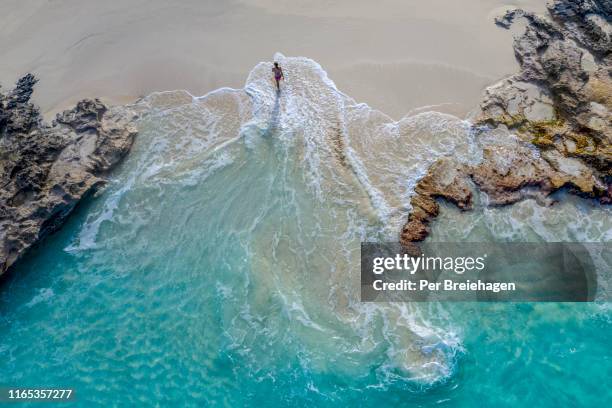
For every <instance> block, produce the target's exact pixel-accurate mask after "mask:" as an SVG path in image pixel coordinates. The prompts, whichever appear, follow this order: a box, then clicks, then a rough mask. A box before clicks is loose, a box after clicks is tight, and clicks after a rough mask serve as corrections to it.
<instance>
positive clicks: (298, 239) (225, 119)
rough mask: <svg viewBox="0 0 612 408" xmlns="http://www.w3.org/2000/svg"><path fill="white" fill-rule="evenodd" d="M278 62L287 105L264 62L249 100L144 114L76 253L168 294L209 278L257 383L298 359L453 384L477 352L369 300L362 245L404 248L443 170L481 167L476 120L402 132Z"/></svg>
mask: <svg viewBox="0 0 612 408" xmlns="http://www.w3.org/2000/svg"><path fill="white" fill-rule="evenodd" d="M274 60H276V61H279V62H280V64H281V66H282V67H283V70H284V72H285V76H286V81H285V83H284V84H283V85H284V87H283V89H282V92H281V93H280V96H279V95H278V94H277V93H276V90H275V88H274V86H273V84H272V80H271V77H270V69H271V63H260V64H258V65H257V66H256V67H255V68H254V69H253V70H252V71H251V73H250V74H249V76H248V79H247V81H246V84H245V87H244V88H243V89H228V88H223V89H219V90H217V91H214V92H211V93H209V94H207V95H205V96H202V97H193V96H192V95H190V94H188V93H187V92H184V91H173V92H163V93H155V94H152V95H150V96H148V97H146V98H144V99H143V100H141V101H140V102H138V103H137V104H136V105H134V106H132V107H130V109H134V110H135V111H137V112H138V113H139V114H140V115H141V119H140V123H139V130H140V135H139V137H138V140H137V142H136V145H135V146H134V149H133V152H132V154H131V155H130V157H129V158H128V160H127V162H126V163H125V165H124V170H123V171H122V172H121V174H120V175H119V176H118V177H117V179H116V180H115V184H114V185H112V186H111V187H110V188H109V189H108V190H107V191H106V192H105V193H104V200H102V202H101V203H100V204H97V208H94V210H93V212H92V214H91V215H90V216H89V218H88V219H87V221H86V222H85V224H84V225H83V227H82V228H81V231H80V233H79V234H78V236H77V238H76V239H75V242H74V243H73V244H72V245H70V246H69V247H68V248H67V250H68V251H70V252H72V253H74V254H75V255H77V256H78V255H79V254H90V255H91V256H92V261H91V262H93V263H94V264H104V265H105V268H108V269H109V270H110V271H112V273H114V274H119V275H121V274H127V273H142V274H143V275H144V276H147V279H158V280H159V288H160V291H164V293H166V292H165V291H166V290H168V288H171V287H172V286H173V285H174V284H176V283H173V282H176V277H177V276H181V275H180V274H184V275H187V276H193V275H197V276H200V277H201V276H204V277H206V279H205V280H206V281H207V282H208V288H207V289H202V288H199V290H202V291H203V292H202V293H199V292H198V288H193V289H192V291H191V292H192V293H193V296H201V297H202V299H206V300H205V301H206V302H207V305H209V306H210V307H215V308H219V310H220V316H221V317H220V322H219V324H220V327H221V330H222V333H223V338H224V344H223V345H222V346H220V347H223V349H224V350H226V351H227V352H228V353H230V354H231V355H235V356H239V357H240V359H241V361H243V362H244V363H245V364H247V365H248V367H249V369H250V373H251V375H252V376H254V377H256V378H259V377H261V378H263V377H265V376H274V375H275V374H274V373H275V369H278V365H279V364H282V362H283V361H284V360H285V358H286V357H285V356H292V357H291V358H297V359H298V360H299V365H300V366H301V367H302V369H303V370H304V371H305V372H314V373H330V374H333V375H345V374H348V375H351V376H354V377H363V378H369V377H368V376H370V375H372V373H374V378H375V380H373V381H371V384H370V385H371V386H373V387H381V386H382V387H385V386H387V385H388V384H390V383H398V382H400V383H404V382H406V381H407V384H410V385H411V386H412V385H415V384H416V385H418V386H422V387H427V386H430V385H431V384H434V383H437V382H439V381H442V380H444V379H447V378H448V377H449V376H450V375H451V374H452V373H453V370H454V367H455V361H456V358H457V356H458V354H459V353H460V352H461V344H460V341H459V338H460V333H458V330H457V329H456V328H455V327H454V325H453V322H452V321H451V319H450V318H449V317H448V313H447V312H445V311H444V309H443V308H442V306H441V305H435V304H431V305H415V304H374V303H371V304H369V303H361V302H360V300H359V284H360V282H359V249H360V247H359V244H360V242H362V241H383V240H387V241H389V240H396V239H397V236H398V233H399V230H400V227H401V225H402V223H403V222H404V221H405V218H406V216H407V214H408V211H409V210H410V204H409V202H410V198H411V196H412V194H413V192H414V187H415V185H416V182H417V181H418V180H419V178H421V177H422V176H423V175H424V174H425V172H426V171H427V169H428V167H429V166H430V165H431V164H432V163H433V162H434V161H435V160H436V159H438V158H439V157H441V156H444V155H453V156H455V157H457V158H459V160H461V161H463V162H465V163H477V162H478V161H479V160H480V157H481V152H482V149H481V147H480V145H479V143H478V141H477V140H475V136H474V134H473V133H472V132H471V128H470V124H469V123H468V122H466V121H463V120H460V119H458V118H456V117H453V116H450V115H445V114H441V113H436V112H427V113H420V114H418V115H414V116H408V117H405V118H403V119H402V120H400V121H397V122H395V121H393V120H391V119H390V118H389V117H388V116H386V115H385V114H383V113H381V112H378V111H376V110H374V109H371V108H370V107H368V106H367V105H365V104H360V103H356V102H355V101H354V100H353V99H351V98H350V97H349V96H347V95H345V94H343V93H342V92H340V91H339V90H338V89H337V88H336V86H335V85H334V83H333V82H332V81H331V80H330V79H329V78H328V77H327V74H326V73H325V71H323V69H322V68H321V67H320V66H319V65H318V64H317V63H316V62H314V61H312V60H310V59H307V58H286V57H284V56H282V55H280V54H277V55H275V57H274ZM472 228H473V227H472ZM455 239H457V237H455ZM117 253H120V254H122V257H120V259H117V257H116V255H115V254H117ZM184 275H183V278H184ZM183 278H180V279H178V281H179V282H182V281H183V280H182V279H183ZM210 288H213V289H210ZM208 290H212V293H208V292H206V291H208ZM198 293H199V294H198ZM150 295H152V296H154V295H155V294H154V293H152V294H150ZM177 307H178V308H179V309H180V308H181V305H180V304H179V305H178V306H177Z"/></svg>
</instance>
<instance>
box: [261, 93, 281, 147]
mask: <svg viewBox="0 0 612 408" xmlns="http://www.w3.org/2000/svg"><path fill="white" fill-rule="evenodd" d="M279 123H280V90H277V91H276V98H275V99H274V107H273V108H272V114H271V115H270V122H269V123H268V127H267V128H266V129H265V130H264V133H263V136H264V137H268V136H273V135H274V134H275V133H276V132H277V130H278V126H279Z"/></svg>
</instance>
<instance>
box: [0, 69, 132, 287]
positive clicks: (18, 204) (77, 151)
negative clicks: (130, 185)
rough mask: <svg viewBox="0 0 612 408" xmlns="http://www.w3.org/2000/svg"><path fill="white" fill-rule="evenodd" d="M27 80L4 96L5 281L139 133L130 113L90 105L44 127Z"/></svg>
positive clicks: (1, 238)
mask: <svg viewBox="0 0 612 408" xmlns="http://www.w3.org/2000/svg"><path fill="white" fill-rule="evenodd" d="M35 84H36V79H35V78H34V76H33V75H31V74H28V75H26V76H24V77H23V78H21V79H20V80H19V81H18V82H17V84H16V86H15V88H14V89H13V90H11V91H9V92H8V93H6V94H3V93H2V92H0V275H2V274H3V273H4V272H5V271H6V270H7V269H8V268H9V267H10V266H11V265H13V264H14V263H15V261H16V260H17V259H19V257H21V256H22V255H23V254H24V253H25V252H26V251H27V250H28V249H29V248H30V247H31V246H32V245H34V244H35V243H36V242H38V241H39V240H41V239H42V238H43V237H45V236H46V235H47V234H49V233H50V232H52V231H54V230H55V229H57V228H58V227H59V226H60V225H61V224H62V223H63V221H64V220H65V219H66V217H67V216H68V214H69V213H70V212H71V211H72V209H73V208H74V207H75V205H76V204H77V203H78V202H79V200H81V199H82V198H83V197H85V196H86V195H87V194H89V193H91V192H93V191H95V190H96V189H97V188H99V187H100V186H101V185H103V184H104V181H105V179H104V177H105V175H106V174H107V173H108V171H109V170H111V169H112V168H113V167H114V166H115V165H117V163H119V162H120V161H121V159H122V158H123V157H124V156H125V154H126V153H127V152H128V151H129V149H130V147H131V146H132V143H133V141H134V137H135V136H136V128H135V127H134V126H133V124H132V119H133V118H132V117H130V116H129V115H128V114H127V113H126V111H125V110H118V109H117V110H115V109H110V108H108V107H107V106H105V105H104V104H103V103H102V102H100V101H99V100H97V99H95V100H91V99H85V100H82V101H81V102H79V103H78V104H77V105H76V106H75V107H74V108H73V109H71V110H67V111H65V112H63V113H61V114H58V115H57V118H56V119H55V120H54V121H53V123H52V124H51V125H47V124H45V123H43V120H42V118H41V116H40V113H39V110H38V108H37V107H36V106H35V105H34V104H32V103H30V97H31V95H32V92H33V88H34V85H35Z"/></svg>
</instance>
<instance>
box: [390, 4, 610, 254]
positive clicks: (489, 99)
mask: <svg viewBox="0 0 612 408" xmlns="http://www.w3.org/2000/svg"><path fill="white" fill-rule="evenodd" d="M548 11H549V17H548V18H544V17H540V16H537V15H534V14H532V13H528V12H525V11H523V10H511V11H508V12H507V13H506V14H505V15H504V16H503V17H500V18H498V19H496V23H497V24H498V25H500V26H502V27H504V28H508V27H510V25H511V24H512V23H513V21H514V20H515V19H517V18H524V19H526V21H527V25H526V28H525V32H524V33H523V34H522V35H520V36H518V37H517V38H515V42H514V51H515V55H516V58H517V60H518V62H519V64H520V66H521V70H520V72H519V73H517V74H515V75H513V76H511V77H509V78H506V79H504V80H502V81H501V82H499V83H497V84H495V85H493V86H491V87H489V88H488V89H487V90H486V92H485V95H484V97H483V101H482V103H481V105H480V107H479V110H478V112H477V113H476V114H475V117H474V123H475V127H474V131H475V132H476V133H477V134H478V140H479V143H480V145H481V147H482V149H483V155H482V156H483V157H482V160H481V161H480V163H479V164H477V165H467V164H463V163H459V162H457V161H456V160H454V159H453V158H444V159H441V160H440V161H439V162H437V163H436V164H435V165H434V166H432V167H431V169H430V170H429V172H428V174H427V175H426V176H425V177H424V178H423V179H422V180H421V181H420V182H419V183H418V185H417V188H416V190H415V196H414V197H413V198H412V207H413V208H412V212H411V214H410V215H409V218H408V221H407V223H406V224H405V226H404V228H403V231H402V233H401V241H402V242H403V243H405V244H408V243H410V242H415V241H421V240H423V239H425V237H426V236H427V234H428V231H429V229H428V228H429V227H428V225H429V222H430V221H431V219H432V218H434V217H435V216H437V213H438V205H437V203H436V202H435V200H436V199H439V198H442V199H446V200H449V201H450V202H452V203H455V204H457V205H458V206H459V208H462V209H469V208H470V205H469V203H470V201H471V196H472V195H473V194H476V193H478V194H481V195H482V196H483V198H484V202H485V204H487V205H508V204H512V203H515V202H517V201H519V200H521V199H523V198H525V197H534V196H535V197H536V198H537V199H540V200H543V201H546V197H547V196H548V195H550V194H551V193H553V192H554V191H556V190H558V189H560V188H562V187H566V188H568V189H569V190H570V191H572V192H574V193H576V194H579V195H581V196H585V197H591V198H596V199H599V200H600V201H601V202H602V203H610V201H612V200H611V194H612V186H611V181H612V167H611V165H612V79H611V77H612V55H611V52H612V24H611V23H612V1H610V0H556V1H554V2H552V3H549V4H548ZM441 168H443V169H444V170H443V171H442V170H441ZM449 171H450V173H449V174H450V176H449V174H447V172H449ZM482 193H484V194H482Z"/></svg>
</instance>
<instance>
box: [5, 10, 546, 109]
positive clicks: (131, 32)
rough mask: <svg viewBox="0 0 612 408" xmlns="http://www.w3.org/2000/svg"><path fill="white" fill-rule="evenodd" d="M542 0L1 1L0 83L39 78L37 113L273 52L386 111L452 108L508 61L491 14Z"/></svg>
mask: <svg viewBox="0 0 612 408" xmlns="http://www.w3.org/2000/svg"><path fill="white" fill-rule="evenodd" d="M515 6H520V7H524V8H527V9H531V10H536V11H542V10H543V9H544V0H418V1H416V0H375V1H371V0H367V1H364V0H312V1H307V2H306V1H304V2H298V1H296V0H274V1H273V0H244V1H219V0H181V1H175V2H170V1H167V0H165V1H162V0H106V1H99V0H98V1H90V0H54V1H51V0H28V1H23V0H2V2H0V55H2V58H1V60H0V61H1V62H0V83H1V84H2V85H3V86H10V85H11V83H13V82H14V81H15V80H16V79H17V78H18V77H19V76H20V75H22V74H24V73H26V72H34V73H35V74H36V75H38V77H39V78H40V83H39V85H38V88H37V92H36V94H35V100H36V102H37V103H39V104H40V105H41V107H42V109H43V111H44V112H45V113H46V115H47V116H50V115H51V114H53V113H55V112H57V111H58V110H61V109H62V108H64V107H66V106H68V105H70V104H73V103H74V102H76V101H77V100H78V99H80V98H83V97H91V96H100V97H102V98H103V99H106V100H108V101H111V102H114V103H123V102H128V101H131V100H133V99H135V98H137V97H138V96H140V95H145V94H148V93H150V92H152V91H157V90H170V89H186V90H188V91H189V92H191V93H192V94H195V95H201V94H204V93H206V92H208V91H211V90H213V89H216V88H219V87H222V86H230V87H241V86H242V84H243V83H244V81H245V79H246V77H247V74H248V72H249V71H250V70H251V68H252V67H253V66H254V65H255V64H256V63H257V62H259V61H262V60H267V59H270V58H272V55H273V54H274V52H276V51H280V52H282V53H283V54H285V55H291V56H297V55H301V56H306V57H310V58H313V59H315V60H316V61H318V62H319V63H320V64H321V65H323V67H324V68H325V69H326V70H327V72H328V73H329V75H330V77H331V78H332V79H333V80H334V81H335V82H336V84H337V85H338V87H339V88H340V89H341V90H342V91H344V92H345V93H347V94H348V95H351V96H352V97H354V98H355V99H356V100H357V101H360V102H366V103H368V104H369V105H371V106H373V107H375V108H377V109H380V110H382V111H384V112H386V113H388V114H390V115H391V116H393V117H395V118H399V117H401V116H403V115H404V114H406V113H407V112H409V111H413V110H415V109H418V108H419V107H422V106H425V105H435V106H434V109H436V110H440V111H444V112H450V113H455V114H457V115H464V114H466V113H467V112H468V111H469V110H470V109H472V108H473V107H474V106H475V104H476V103H477V102H478V99H479V96H480V94H481V92H482V89H483V88H484V87H485V86H486V85H487V84H490V83H491V82H493V81H495V80H496V79H498V78H501V77H503V76H505V75H507V74H510V73H512V72H514V71H516V69H517V65H516V62H515V60H514V56H513V51H512V34H511V32H509V31H506V30H503V29H500V28H498V27H496V26H495V24H494V23H493V18H494V17H495V16H496V15H498V14H501V13H502V12H503V10H504V9H506V8H509V7H515Z"/></svg>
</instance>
